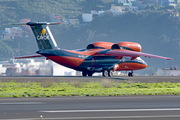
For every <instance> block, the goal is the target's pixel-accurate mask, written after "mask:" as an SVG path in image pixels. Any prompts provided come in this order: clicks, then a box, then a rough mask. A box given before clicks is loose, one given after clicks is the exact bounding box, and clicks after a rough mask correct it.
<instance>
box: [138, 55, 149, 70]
mask: <svg viewBox="0 0 180 120" xmlns="http://www.w3.org/2000/svg"><path fill="white" fill-rule="evenodd" d="M137 60H138V62H140V63H141V64H140V65H139V67H140V69H144V68H146V67H147V63H146V62H145V61H144V60H142V59H141V58H140V57H138V58H137Z"/></svg>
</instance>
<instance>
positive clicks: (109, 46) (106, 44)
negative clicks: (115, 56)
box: [86, 42, 114, 50]
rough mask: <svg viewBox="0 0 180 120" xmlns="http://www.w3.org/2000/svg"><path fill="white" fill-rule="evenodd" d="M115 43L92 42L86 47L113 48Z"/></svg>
mask: <svg viewBox="0 0 180 120" xmlns="http://www.w3.org/2000/svg"><path fill="white" fill-rule="evenodd" d="M113 44H114V43H110V42H95V43H92V44H89V45H88V46H87V47H86V49H88V50H89V49H111V46H112V45H113Z"/></svg>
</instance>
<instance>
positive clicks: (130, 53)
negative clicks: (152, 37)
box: [106, 50, 171, 60]
mask: <svg viewBox="0 0 180 120" xmlns="http://www.w3.org/2000/svg"><path fill="white" fill-rule="evenodd" d="M106 54H107V55H110V56H127V57H134V58H135V57H140V56H144V57H149V58H150V57H153V58H160V59H166V60H171V58H168V57H163V56H158V55H153V54H148V53H142V52H136V51H129V50H111V51H108V52H107V53H106Z"/></svg>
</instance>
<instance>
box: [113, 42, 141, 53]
mask: <svg viewBox="0 0 180 120" xmlns="http://www.w3.org/2000/svg"><path fill="white" fill-rule="evenodd" d="M111 49H113V50H114V49H125V50H132V51H136V52H140V51H141V45H140V44H138V43H134V42H119V43H117V44H114V45H112V47H111Z"/></svg>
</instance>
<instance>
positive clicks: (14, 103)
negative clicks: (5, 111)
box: [0, 102, 44, 105]
mask: <svg viewBox="0 0 180 120" xmlns="http://www.w3.org/2000/svg"><path fill="white" fill-rule="evenodd" d="M29 104H44V103H43V102H11V103H0V105H29Z"/></svg>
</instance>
